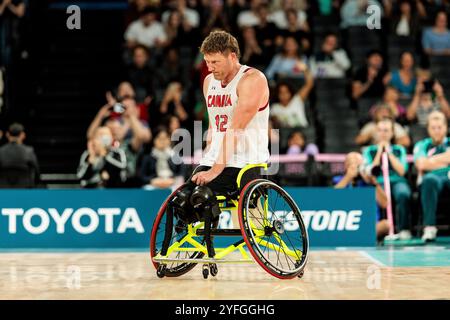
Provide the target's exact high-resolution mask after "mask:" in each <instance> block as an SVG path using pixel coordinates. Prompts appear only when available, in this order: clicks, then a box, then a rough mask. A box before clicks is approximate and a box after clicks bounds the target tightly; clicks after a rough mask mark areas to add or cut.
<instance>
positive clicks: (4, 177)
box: [0, 123, 39, 188]
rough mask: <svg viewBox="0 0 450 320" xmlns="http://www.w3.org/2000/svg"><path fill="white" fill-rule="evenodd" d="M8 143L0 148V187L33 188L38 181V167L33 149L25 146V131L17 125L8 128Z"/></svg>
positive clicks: (21, 126)
mask: <svg viewBox="0 0 450 320" xmlns="http://www.w3.org/2000/svg"><path fill="white" fill-rule="evenodd" d="M6 138H7V139H8V143H6V144H5V145H3V146H2V147H0V187H2V188H33V187H35V186H36V185H37V182H38V181H39V165H38V161H37V157H36V154H35V153H34V149H33V147H30V146H27V145H25V144H24V143H23V142H24V140H25V138H26V134H25V129H24V127H23V125H21V124H19V123H13V124H11V125H10V126H9V128H8V132H7V133H6Z"/></svg>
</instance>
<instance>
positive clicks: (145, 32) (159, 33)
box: [125, 7, 167, 49]
mask: <svg viewBox="0 0 450 320" xmlns="http://www.w3.org/2000/svg"><path fill="white" fill-rule="evenodd" d="M125 40H126V41H127V46H128V48H130V49H133V48H134V47H135V46H137V45H138V44H141V45H143V46H146V47H147V48H149V49H152V48H155V47H164V46H165V45H166V42H167V35H166V33H165V31H164V27H163V25H162V24H161V23H160V22H159V21H158V20H157V19H156V9H155V8H153V7H146V8H145V9H144V10H143V11H142V14H141V17H140V18H139V19H138V20H136V21H134V22H132V23H131V24H130V25H129V26H128V28H127V30H126V31H125Z"/></svg>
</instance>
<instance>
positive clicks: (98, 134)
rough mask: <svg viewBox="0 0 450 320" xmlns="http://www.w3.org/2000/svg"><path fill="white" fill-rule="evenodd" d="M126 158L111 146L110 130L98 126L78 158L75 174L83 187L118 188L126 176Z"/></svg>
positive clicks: (123, 153) (122, 152)
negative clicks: (78, 162)
mask: <svg viewBox="0 0 450 320" xmlns="http://www.w3.org/2000/svg"><path fill="white" fill-rule="evenodd" d="M126 168H127V159H126V156H125V152H124V151H123V150H122V149H119V148H116V147H114V146H113V137H112V134H111V130H110V129H109V128H107V127H98V128H96V129H95V130H94V133H93V135H92V138H90V139H89V140H88V143H87V150H86V151H84V152H83V154H82V155H81V158H80V164H79V166H78V170H77V176H78V178H79V179H80V180H81V182H80V183H81V186H82V187H83V188H120V187H122V186H123V185H124V183H125V180H126V178H127V172H126Z"/></svg>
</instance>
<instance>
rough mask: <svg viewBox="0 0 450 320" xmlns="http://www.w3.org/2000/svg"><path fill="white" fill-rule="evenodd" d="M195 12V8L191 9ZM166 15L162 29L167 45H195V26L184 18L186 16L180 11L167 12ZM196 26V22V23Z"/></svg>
mask: <svg viewBox="0 0 450 320" xmlns="http://www.w3.org/2000/svg"><path fill="white" fill-rule="evenodd" d="M193 11H194V12H196V11H195V10H193ZM167 13H168V17H167V19H166V21H165V22H164V30H165V32H166V35H167V45H171V46H175V47H185V48H190V47H193V46H194V45H196V41H194V40H195V39H197V38H198V35H197V33H196V32H197V30H198V29H197V28H196V27H195V28H194V25H192V24H191V22H189V21H188V20H186V19H187V18H186V16H183V14H182V13H181V12H180V11H177V10H175V11H170V12H167ZM196 26H198V23H197V24H196Z"/></svg>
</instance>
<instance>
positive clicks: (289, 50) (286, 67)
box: [266, 37, 306, 80]
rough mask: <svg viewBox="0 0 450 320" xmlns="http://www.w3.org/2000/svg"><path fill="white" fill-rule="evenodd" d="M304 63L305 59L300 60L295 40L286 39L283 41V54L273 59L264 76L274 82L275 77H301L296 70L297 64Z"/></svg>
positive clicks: (299, 72) (291, 38)
mask: <svg viewBox="0 0 450 320" xmlns="http://www.w3.org/2000/svg"><path fill="white" fill-rule="evenodd" d="M302 60H303V62H306V58H305V57H303V58H300V56H299V47H298V43H297V40H295V38H293V37H287V38H286V39H285V40H284V46H283V52H282V53H281V54H277V55H275V56H274V57H273V59H272V61H271V62H270V64H269V66H268V67H267V69H266V76H267V78H268V79H269V80H274V79H275V78H276V76H282V77H299V76H301V75H302V73H301V71H300V70H299V69H298V65H299V62H301V61H302Z"/></svg>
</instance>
